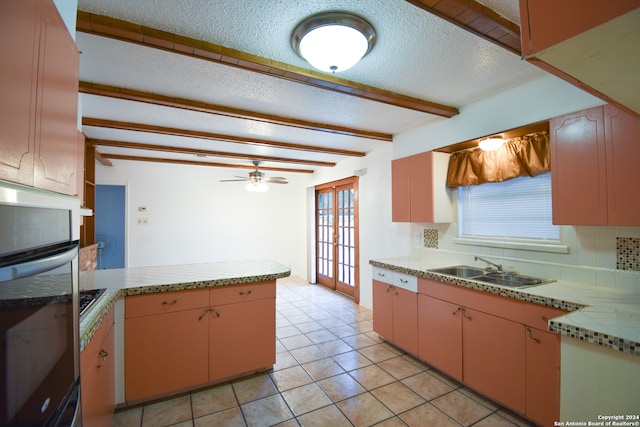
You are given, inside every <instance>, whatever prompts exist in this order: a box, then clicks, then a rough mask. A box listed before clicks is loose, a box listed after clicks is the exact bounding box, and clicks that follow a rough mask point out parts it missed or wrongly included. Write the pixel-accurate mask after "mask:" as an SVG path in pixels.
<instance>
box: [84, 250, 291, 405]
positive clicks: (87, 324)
mask: <svg viewBox="0 0 640 427" xmlns="http://www.w3.org/2000/svg"><path fill="white" fill-rule="evenodd" d="M289 275H290V269H289V268H288V267H286V266H283V265H281V264H278V263H275V262H272V261H267V260H254V261H223V262H213V263H201V264H184V265H171V266H153V267H137V268H122V269H112V270H97V271H87V272H81V273H80V289H81V290H88V289H106V291H105V292H104V294H103V296H102V297H101V298H100V299H99V300H98V301H96V303H95V304H94V306H93V307H92V308H91V309H90V311H89V312H88V313H87V314H86V315H85V316H83V318H82V319H81V322H80V340H81V351H82V356H83V358H82V361H83V362H84V361H85V353H86V354H87V356H86V360H89V362H87V363H84V365H91V366H89V367H91V368H92V367H93V366H92V365H93V364H94V363H92V362H91V359H90V358H91V357H93V358H97V361H96V362H95V364H96V366H97V365H100V366H101V368H100V369H101V371H105V369H104V367H103V365H104V364H109V363H111V364H115V366H112V367H111V369H112V370H113V372H114V375H113V377H114V380H115V393H114V394H115V403H116V404H119V405H129V404H135V403H139V402H142V401H146V400H152V399H156V398H160V397H164V396H167V395H171V394H174V393H177V392H180V391H184V390H187V389H191V388H195V387H199V386H204V385H207V384H211V383H215V382H219V381H224V380H226V379H230V378H234V377H237V376H241V375H244V374H251V373H253V372H257V371H261V370H266V369H270V368H271V367H272V365H273V364H274V363H275V341H276V340H275V297H276V287H275V283H276V279H279V278H283V277H287V276H289ZM109 330H110V331H111V332H110V334H111V335H112V338H111V340H112V341H111V342H113V343H114V345H113V346H114V350H112V351H114V353H115V357H112V355H111V354H110V353H111V351H109V350H108V349H107V347H109V344H108V341H107V344H103V345H100V344H101V342H102V341H103V340H104V339H105V338H104V337H105V335H108V334H109ZM93 353H95V355H94V354H93ZM114 359H115V361H114ZM84 365H83V366H82V370H83V372H84V371H85V370H88V369H89V367H87V366H84ZM87 375H88V376H89V379H90V378H91V375H90V374H87ZM112 387H113V386H112ZM87 392H88V390H87V388H85V393H87ZM103 406H104V405H103ZM111 407H112V408H113V403H112V404H111ZM98 412H100V411H98ZM102 412H104V411H102ZM109 417H110V414H109Z"/></svg>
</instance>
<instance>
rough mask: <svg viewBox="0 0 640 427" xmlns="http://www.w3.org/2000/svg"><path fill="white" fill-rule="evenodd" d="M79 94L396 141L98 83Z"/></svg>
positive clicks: (82, 84) (85, 85) (86, 85)
mask: <svg viewBox="0 0 640 427" xmlns="http://www.w3.org/2000/svg"><path fill="white" fill-rule="evenodd" d="M79 92H80V93H85V94H88V95H98V96H106V97H109V98H117V99H123V100H126V101H135V102H144V103H146V104H153V105H160V106H163V107H171V108H179V109H182V110H189V111H197V112H200V113H207V114H215V115H218V116H225V117H233V118H236V119H246V120H252V121H256V122H262V123H269V124H275V125H282V126H289V127H295V128H299V129H306V130H314V131H318V132H327V133H332V134H338V135H347V136H355V137H358V138H367V139H375V140H378V141H386V142H392V141H393V135H391V134H388V133H382V132H373V131H367V130H361V129H354V128H348V127H345V126H336V125H330V124H326V123H317V122H310V121H307V120H297V119H293V118H289V117H280V116H275V115H271V114H263V113H258V112H255V111H248V110H242V109H239V108H231V107H225V106H223V105H216V104H207V103H206V102H200V101H194V100H190V99H185V98H175V97H170V96H164V95H158V94H155V93H151V92H142V91H138V90H132V89H125V88H120V87H115V86H107V85H101V84H96V83H89V82H80V87H79Z"/></svg>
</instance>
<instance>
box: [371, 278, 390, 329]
mask: <svg viewBox="0 0 640 427" xmlns="http://www.w3.org/2000/svg"><path fill="white" fill-rule="evenodd" d="M392 290H393V285H390V284H388V283H384V282H380V281H378V280H373V330H374V331H375V332H376V333H377V334H379V335H381V336H382V337H383V338H386V339H388V340H389V341H393V294H392Z"/></svg>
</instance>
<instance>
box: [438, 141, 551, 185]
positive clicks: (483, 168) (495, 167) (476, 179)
mask: <svg viewBox="0 0 640 427" xmlns="http://www.w3.org/2000/svg"><path fill="white" fill-rule="evenodd" d="M550 163H551V162H550V160H549V132H546V131H544V132H537V133H532V134H530V135H525V136H522V137H518V138H512V139H510V140H508V141H507V142H505V144H504V145H503V146H502V147H501V148H500V149H498V150H496V151H482V150H481V149H480V148H475V149H472V150H464V151H458V152H456V153H453V154H452V155H451V157H450V158H449V170H448V172H447V187H449V188H454V187H460V186H468V185H478V184H483V183H485V182H501V181H506V180H508V179H511V178H516V177H518V176H523V175H528V176H536V175H539V174H541V173H544V172H548V171H549V170H551V167H550Z"/></svg>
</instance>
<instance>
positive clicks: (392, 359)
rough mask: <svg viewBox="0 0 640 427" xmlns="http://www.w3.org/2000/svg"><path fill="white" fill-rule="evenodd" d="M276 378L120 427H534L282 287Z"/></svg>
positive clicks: (141, 415) (330, 296)
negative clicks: (274, 426) (374, 426)
mask: <svg viewBox="0 0 640 427" xmlns="http://www.w3.org/2000/svg"><path fill="white" fill-rule="evenodd" d="M276 308H277V315H276V319H277V320H276V322H277V325H276V326H277V330H276V335H277V342H276V352H277V361H276V365H275V366H274V368H273V371H271V372H267V373H264V374H260V375H256V376H253V377H250V378H245V379H239V380H236V381H233V382H231V383H226V384H222V385H218V386H215V387H211V388H208V389H205V390H201V391H198V392H194V393H192V394H191V395H186V396H180V397H176V398H174V399H171V400H164V401H161V402H156V403H150V404H146V405H144V406H140V407H135V408H131V409H125V410H121V411H118V412H116V414H115V416H114V419H113V423H112V426H114V427H115V426H118V427H119V426H136V427H140V426H142V427H150V426H176V427H187V426H193V427H202V426H224V427H234V426H272V425H278V426H283V427H288V426H320V427H324V426H330V427H341V426H372V425H376V426H381V427H382V426H384V427H392V426H420V427H423V426H437V427H440V426H443V427H446V426H474V427H502V426H505V427H512V426H529V423H527V422H526V421H523V420H522V419H520V418H518V417H517V416H515V415H514V414H512V413H510V412H509V411H507V410H505V409H504V408H501V407H500V406H499V405H497V404H495V403H493V402H491V401H489V400H487V399H485V398H483V397H481V396H479V395H477V394H476V393H474V392H473V391H471V390H469V389H468V388H466V387H464V386H461V385H460V384H458V383H457V382H455V381H452V380H450V379H448V378H447V377H445V376H444V375H443V374H441V373H439V372H438V371H436V370H435V369H433V368H431V367H430V366H428V365H426V364H424V363H422V362H420V361H418V360H416V359H415V358H413V357H411V356H409V355H408V354H406V353H404V352H402V351H400V350H399V349H397V348H395V347H393V346H391V345H389V344H388V343H386V342H383V341H382V340H381V339H380V338H379V337H378V335H377V334H376V333H375V332H373V330H372V328H373V324H372V312H371V310H368V309H366V308H363V307H360V306H359V305H356V304H354V303H353V301H352V300H350V299H348V298H346V297H344V296H341V295H340V294H338V293H334V292H331V291H330V290H328V289H326V288H324V287H321V286H317V285H310V284H308V283H306V282H305V281H304V280H302V279H300V278H296V277H288V278H285V279H281V280H278V285H277V298H276Z"/></svg>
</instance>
